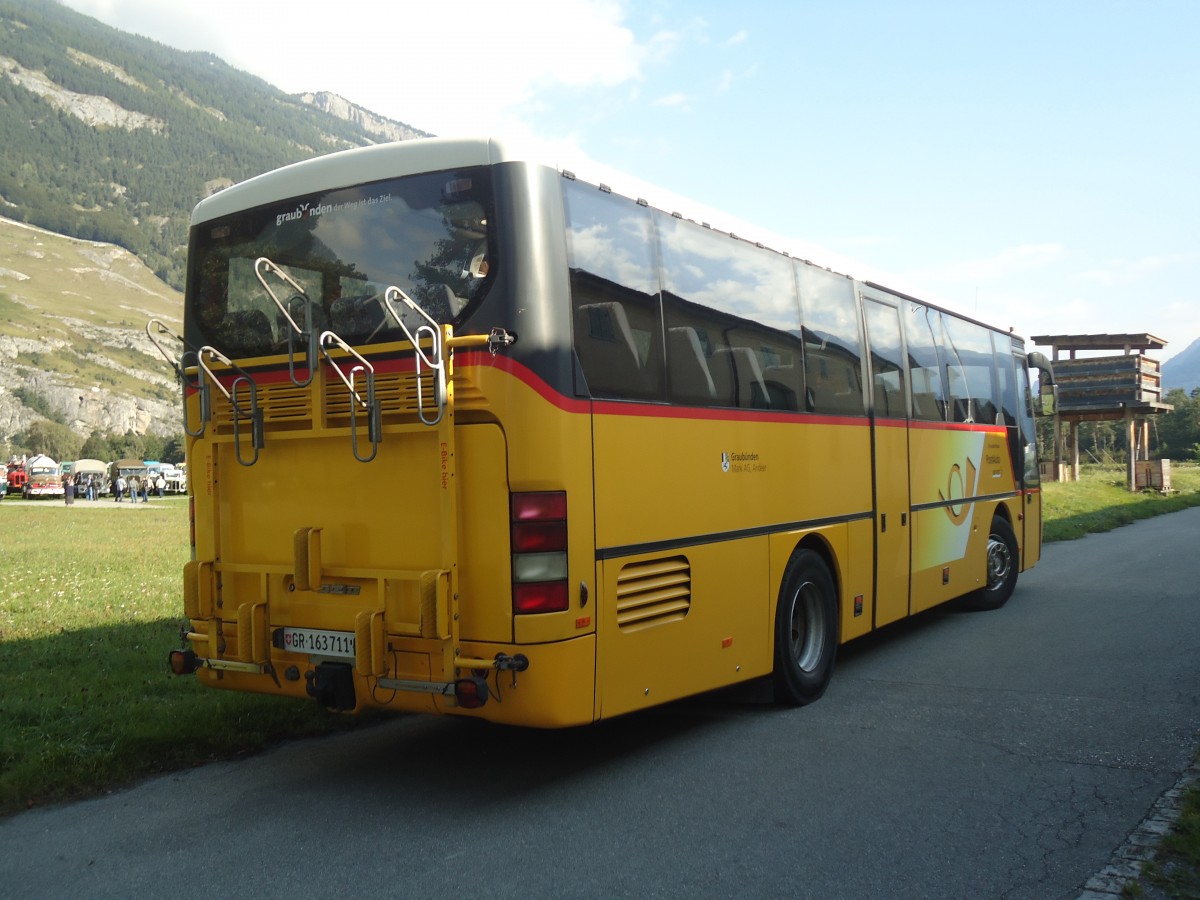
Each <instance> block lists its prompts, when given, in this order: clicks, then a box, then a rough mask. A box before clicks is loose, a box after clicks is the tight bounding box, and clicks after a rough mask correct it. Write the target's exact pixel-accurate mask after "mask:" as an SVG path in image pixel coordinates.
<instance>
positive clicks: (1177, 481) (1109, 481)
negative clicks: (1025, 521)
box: [1042, 463, 1200, 541]
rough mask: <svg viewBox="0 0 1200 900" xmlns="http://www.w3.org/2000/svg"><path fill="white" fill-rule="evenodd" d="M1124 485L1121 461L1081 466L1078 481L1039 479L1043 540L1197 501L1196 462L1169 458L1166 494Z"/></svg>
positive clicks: (1199, 493)
mask: <svg viewBox="0 0 1200 900" xmlns="http://www.w3.org/2000/svg"><path fill="white" fill-rule="evenodd" d="M1125 484H1126V476H1125V469H1124V467H1120V466H1085V467H1084V468H1083V471H1082V472H1081V473H1080V478H1079V481H1077V482H1057V483H1056V482H1048V483H1046V484H1043V485H1042V494H1043V498H1044V503H1045V506H1044V510H1043V515H1044V520H1045V531H1044V537H1045V540H1047V541H1070V540H1075V539H1076V538H1081V537H1083V536H1084V535H1086V534H1094V533H1097V532H1101V531H1112V530H1113V529H1114V528H1118V527H1120V526H1121V525H1128V524H1130V523H1131V522H1136V521H1138V520H1139V519H1148V518H1150V517H1151V516H1158V515H1162V514H1163V513H1169V512H1175V511H1177V510H1180V509H1186V508H1187V507H1189V506H1200V466H1196V465H1185V464H1181V463H1173V464H1172V470H1171V486H1172V488H1173V489H1174V490H1173V492H1172V493H1168V494H1161V493H1159V492H1157V491H1141V492H1139V493H1131V492H1129V491H1128V490H1126V488H1125Z"/></svg>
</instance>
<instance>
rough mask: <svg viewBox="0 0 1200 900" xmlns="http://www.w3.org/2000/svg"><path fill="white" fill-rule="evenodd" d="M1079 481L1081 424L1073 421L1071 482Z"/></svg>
mask: <svg viewBox="0 0 1200 900" xmlns="http://www.w3.org/2000/svg"><path fill="white" fill-rule="evenodd" d="M1078 480H1079V423H1078V422H1076V421H1075V420H1074V419H1072V420H1071V481H1078Z"/></svg>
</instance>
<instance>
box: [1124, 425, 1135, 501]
mask: <svg viewBox="0 0 1200 900" xmlns="http://www.w3.org/2000/svg"><path fill="white" fill-rule="evenodd" d="M1125 436H1126V437H1127V438H1128V440H1129V448H1128V449H1129V452H1128V454H1127V455H1126V457H1125V460H1126V466H1125V468H1126V478H1125V482H1126V486H1127V487H1128V488H1129V491H1130V492H1131V493H1133V492H1135V491H1137V470H1136V468H1135V461H1136V459H1137V443H1136V442H1137V435H1136V433H1135V432H1134V423H1133V410H1132V409H1131V408H1130V407H1128V406H1126V407H1125Z"/></svg>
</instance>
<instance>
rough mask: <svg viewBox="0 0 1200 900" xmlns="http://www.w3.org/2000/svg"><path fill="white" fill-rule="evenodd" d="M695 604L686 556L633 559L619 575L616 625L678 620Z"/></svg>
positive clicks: (630, 628) (632, 627) (624, 628)
mask: <svg viewBox="0 0 1200 900" xmlns="http://www.w3.org/2000/svg"><path fill="white" fill-rule="evenodd" d="M691 605H692V568H691V565H690V564H689V563H688V561H687V557H684V556H672V557H669V558H666V559H651V560H644V561H642V562H636V563H630V564H629V565H627V566H625V567H624V568H622V569H621V573H620V574H619V575H618V576H617V626H618V627H619V628H620V629H621V630H622V631H637V630H639V629H642V628H649V627H650V626H652V625H661V624H663V623H665V622H675V621H678V620H680V619H682V618H683V617H684V616H686V615H687V614H688V610H689V609H690V608H691Z"/></svg>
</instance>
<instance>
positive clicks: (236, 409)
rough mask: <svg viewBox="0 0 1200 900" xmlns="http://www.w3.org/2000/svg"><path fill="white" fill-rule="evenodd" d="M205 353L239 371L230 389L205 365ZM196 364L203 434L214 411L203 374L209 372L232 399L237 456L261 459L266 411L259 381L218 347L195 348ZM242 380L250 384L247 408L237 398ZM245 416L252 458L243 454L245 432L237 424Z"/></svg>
mask: <svg viewBox="0 0 1200 900" xmlns="http://www.w3.org/2000/svg"><path fill="white" fill-rule="evenodd" d="M205 355H207V356H209V357H211V358H212V359H215V360H217V361H218V362H220V363H223V364H224V365H226V366H228V367H229V369H230V370H231V371H233V372H236V373H237V377H236V378H234V379H233V382H232V383H231V384H230V385H229V389H228V390H226V389H225V385H223V384H221V382H220V380H219V379H218V378H217V376H216V375H215V374H213V371H212V369H210V368H209V367H208V366H207V365H205V362H204V357H205ZM196 364H197V366H198V367H199V370H200V374H199V375H198V376H197V377H198V380H199V381H200V417H201V423H202V424H201V426H200V434H203V433H204V423H207V421H208V417H209V415H210V414H211V412H212V404H211V400H210V397H209V386H208V384H207V383H205V381H204V376H205V375H207V376H208V378H209V381H211V382H212V383H213V384H215V385H216V386H217V390H219V391H220V392H221V393H222V394H224V395H225V397H226V399H227V400H229V404H230V407H231V408H232V409H233V452H234V455H235V456H236V457H237V461H238V462H239V463H240V464H241V465H243V466H252V465H254V464H255V463H256V462H258V452H259V450H261V449H262V446H263V413H262V410H261V409H259V408H258V385H257V384H255V383H254V379H253V378H251V377H250V376H249V375H248V374H247V373H246V372H245V371H243V370H242V368H241V367H240V366H238V365H237V363H235V362H234V361H233V360H231V359H230V358H229V357H227V356H226V355H225V354H223V353H222V352H221V351H220V350H218V349H217V348H216V347H212V346H209V345H205V346H203V347H201V348H200V349H199V350H198V351H196ZM242 384H245V385H247V386H248V387H249V390H250V409H249V411H248V412H247V411H244V410H243V409H242V406H241V404H240V403H238V399H237V397H238V387H239V385H242ZM242 419H248V420H249V421H250V446H251V448H252V449H253V450H254V456H253V457H251V458H250V459H249V460H247V459H246V458H245V457H244V456H242V433H241V428H240V427H239V426H238V423H239V422H241V421H242ZM189 433H190V432H189ZM193 437H199V435H193Z"/></svg>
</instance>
